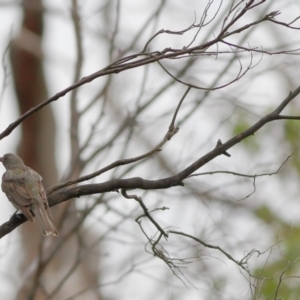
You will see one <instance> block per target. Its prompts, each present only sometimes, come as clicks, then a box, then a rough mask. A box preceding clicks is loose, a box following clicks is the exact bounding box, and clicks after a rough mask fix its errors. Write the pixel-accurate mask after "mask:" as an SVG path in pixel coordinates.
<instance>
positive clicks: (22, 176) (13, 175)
mask: <svg viewBox="0 0 300 300" xmlns="http://www.w3.org/2000/svg"><path fill="white" fill-rule="evenodd" d="M26 175H27V170H26V169H25V168H14V169H12V170H7V171H6V172H5V173H4V175H3V177H2V186H1V187H2V190H3V192H4V193H5V194H6V196H7V198H8V199H9V200H10V201H11V203H12V204H13V205H14V206H15V207H16V208H17V209H19V210H20V211H22V213H23V214H24V215H25V216H26V217H27V219H29V220H30V221H33V220H34V218H33V216H32V214H31V212H30V206H31V204H32V203H33V197H32V195H31V193H30V191H29V189H28V187H27V184H26Z"/></svg>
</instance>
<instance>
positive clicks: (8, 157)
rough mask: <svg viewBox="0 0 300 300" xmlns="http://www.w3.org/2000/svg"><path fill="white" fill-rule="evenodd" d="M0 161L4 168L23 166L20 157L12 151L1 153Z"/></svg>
mask: <svg viewBox="0 0 300 300" xmlns="http://www.w3.org/2000/svg"><path fill="white" fill-rule="evenodd" d="M0 161H1V162H2V163H3V165H4V167H5V169H6V170H10V169H12V168H14V167H23V166H25V165H24V162H23V160H22V159H21V157H19V156H17V155H15V154H13V153H7V154H5V155H3V157H0Z"/></svg>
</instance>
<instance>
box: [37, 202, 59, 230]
mask: <svg viewBox="0 0 300 300" xmlns="http://www.w3.org/2000/svg"><path fill="white" fill-rule="evenodd" d="M31 209H32V211H33V213H34V214H35V216H36V218H37V221H38V224H39V227H40V229H41V232H42V235H44V236H46V235H50V234H52V235H55V236H57V235H58V231H57V229H56V228H55V226H54V224H53V223H52V221H51V212H50V208H49V207H45V206H44V203H43V204H40V203H39V202H38V201H37V203H34V204H33V205H32V206H31Z"/></svg>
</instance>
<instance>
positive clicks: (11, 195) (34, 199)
mask: <svg viewBox="0 0 300 300" xmlns="http://www.w3.org/2000/svg"><path fill="white" fill-rule="evenodd" d="M0 161H1V162H2V163H3V165H4V167H5V168H6V172H5V173H4V174H3V176H2V185H1V187H2V190H3V192H4V193H5V194H6V196H7V198H8V199H9V200H10V201H11V203H12V204H13V205H14V206H15V207H16V208H17V209H19V210H20V211H21V212H22V213H23V214H24V215H25V216H26V218H27V219H28V220H29V221H31V222H34V216H33V214H34V215H35V216H36V217H37V220H38V224H39V226H40V229H41V232H42V234H43V235H50V234H52V235H55V236H56V235H58V232H57V230H56V228H55V226H54V225H53V223H52V221H51V212H50V208H49V205H48V200H47V196H46V192H45V189H44V187H43V184H42V177H41V176H40V175H39V174H38V173H37V172H35V171H34V170H32V169H31V168H29V167H27V166H25V164H24V162H23V160H22V159H21V158H20V157H19V156H17V155H15V154H12V153H7V154H5V155H4V156H3V157H0ZM32 212H33V214H32Z"/></svg>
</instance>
